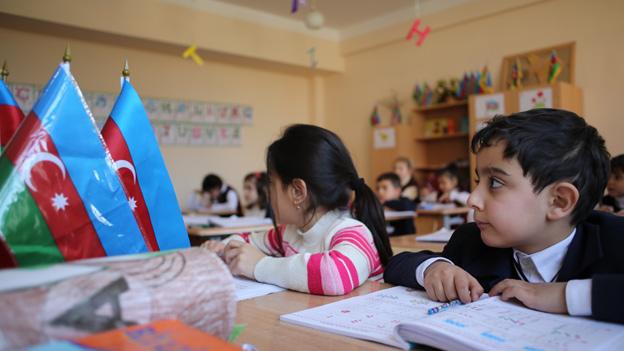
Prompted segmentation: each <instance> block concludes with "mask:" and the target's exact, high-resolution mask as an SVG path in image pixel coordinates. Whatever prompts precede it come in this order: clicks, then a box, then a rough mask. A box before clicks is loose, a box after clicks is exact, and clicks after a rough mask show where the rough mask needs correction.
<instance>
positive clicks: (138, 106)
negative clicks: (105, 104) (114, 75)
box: [102, 79, 189, 251]
mask: <svg viewBox="0 0 624 351" xmlns="http://www.w3.org/2000/svg"><path fill="white" fill-rule="evenodd" d="M102 136H103V137H104V142H105V143H106V146H107V147H108V150H110V153H111V156H112V157H113V160H114V162H115V163H114V165H115V168H116V169H117V171H118V172H119V174H120V177H121V180H122V183H123V186H124V189H125V190H126V194H127V196H128V199H129V202H130V206H131V207H132V209H133V211H134V213H135V216H136V217H137V220H138V221H139V224H140V226H141V228H142V229H143V236H144V239H145V242H146V243H147V246H148V248H149V249H150V250H152V251H157V250H170V249H178V248H184V247H189V238H188V234H187V232H186V227H185V225H184V222H183V220H182V213H181V211H180V207H179V206H178V200H177V198H176V194H175V191H174V190H173V185H172V184H171V180H170V179H169V174H168V173H167V168H166V167H165V162H164V160H163V158H162V155H161V154H160V149H159V148H158V142H157V141H156V137H155V136H154V129H153V128H152V126H151V124H150V122H149V120H148V117H147V113H146V112H145V109H144V108H143V104H142V103H141V98H140V97H139V95H138V94H137V92H136V91H135V90H134V87H133V86H132V84H131V83H130V81H129V80H127V79H124V80H123V85H122V87H121V93H120V94H119V97H118V98H117V101H116V102H115V106H114V107H113V111H112V112H111V115H110V117H109V118H108V119H107V120H106V123H105V124H104V127H103V128H102Z"/></svg>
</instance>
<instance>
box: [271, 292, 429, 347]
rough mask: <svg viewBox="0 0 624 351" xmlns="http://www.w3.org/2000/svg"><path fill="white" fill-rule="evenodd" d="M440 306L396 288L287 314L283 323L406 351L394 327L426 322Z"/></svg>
mask: <svg viewBox="0 0 624 351" xmlns="http://www.w3.org/2000/svg"><path fill="white" fill-rule="evenodd" d="M438 305H440V303H439V302H435V301H431V300H429V299H428V298H427V295H426V293H425V292H424V291H420V290H412V289H409V288H405V287H401V286H397V287H394V288H389V289H384V290H380V291H377V292H374V293H370V294H367V295H363V296H356V297H352V298H349V299H345V300H341V301H337V302H334V303H330V304H327V305H323V306H319V307H315V308H311V309H307V310H303V311H299V312H295V313H290V314H285V315H282V316H280V320H282V321H285V322H289V323H293V324H298V325H302V326H305V327H310V328H314V329H318V330H322V331H326V332H330V333H335V334H341V335H346V336H349V337H353V338H358V339H364V340H371V341H376V342H379V343H383V344H387V345H392V346H396V347H400V348H404V349H407V348H408V345H407V344H406V343H405V342H403V341H401V340H400V339H399V338H397V337H396V336H395V335H394V327H395V326H396V325H397V324H399V323H404V322H413V321H414V320H416V319H418V318H425V317H426V316H427V310H428V309H429V308H432V307H435V306H438Z"/></svg>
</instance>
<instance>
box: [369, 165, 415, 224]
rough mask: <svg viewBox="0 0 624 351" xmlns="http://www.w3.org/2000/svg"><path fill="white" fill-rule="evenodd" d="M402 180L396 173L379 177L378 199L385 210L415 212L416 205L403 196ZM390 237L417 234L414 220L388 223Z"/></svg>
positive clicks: (399, 220)
mask: <svg viewBox="0 0 624 351" xmlns="http://www.w3.org/2000/svg"><path fill="white" fill-rule="evenodd" d="M401 191H402V189H401V179H400V178H399V176H398V175H397V174H395V173H390V172H389V173H383V174H382V175H380V176H379V177H377V198H378V199H379V202H381V204H382V205H383V206H384V209H387V210H391V211H414V210H416V203H415V202H413V201H412V200H410V199H408V198H407V197H404V196H403V195H402V194H401ZM387 224H388V226H389V227H390V228H391V230H390V231H389V235H405V234H415V233H416V226H415V225H414V219H412V218H406V219H398V220H394V221H387Z"/></svg>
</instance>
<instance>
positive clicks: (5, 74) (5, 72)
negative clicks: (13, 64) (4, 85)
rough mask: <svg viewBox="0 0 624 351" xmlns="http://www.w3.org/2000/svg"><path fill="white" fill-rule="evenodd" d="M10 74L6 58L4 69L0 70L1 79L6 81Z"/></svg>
mask: <svg viewBox="0 0 624 351" xmlns="http://www.w3.org/2000/svg"><path fill="white" fill-rule="evenodd" d="M8 76H9V69H8V68H7V62H6V60H4V63H3V64H2V70H0V79H2V81H3V82H6V81H7V77H8Z"/></svg>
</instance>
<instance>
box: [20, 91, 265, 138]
mask: <svg viewBox="0 0 624 351" xmlns="http://www.w3.org/2000/svg"><path fill="white" fill-rule="evenodd" d="M8 86H9V89H10V90H11V92H12V93H13V96H14V97H15V100H16V101H17V103H18V105H19V106H20V107H21V109H22V110H23V111H24V113H25V114H28V112H29V111H30V110H31V109H32V107H33V105H34V104H35V102H36V101H37V98H38V96H39V90H40V89H39V88H38V87H37V86H36V85H34V84H21V83H9V84H8ZM83 95H84V98H85V102H86V103H87V105H88V106H89V109H90V110H91V113H92V114H93V117H94V118H95V121H96V124H97V126H98V128H102V126H103V124H104V122H105V121H106V119H107V118H108V116H109V114H110V112H111V111H112V109H113V106H114V105H115V101H116V100H117V95H116V94H111V93H102V92H93V91H85V92H84V94H83ZM142 100H143V105H144V107H145V111H146V112H147V115H148V118H149V119H150V121H151V122H152V126H153V128H154V132H155V135H156V139H157V140H158V142H159V143H160V144H162V145H191V146H240V145H242V142H243V141H242V128H241V126H243V125H251V124H252V123H253V108H252V107H251V106H248V105H242V104H229V103H211V102H202V101H184V100H173V99H158V98H151V97H144V98H143V99H142Z"/></svg>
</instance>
